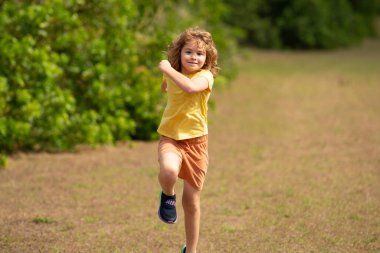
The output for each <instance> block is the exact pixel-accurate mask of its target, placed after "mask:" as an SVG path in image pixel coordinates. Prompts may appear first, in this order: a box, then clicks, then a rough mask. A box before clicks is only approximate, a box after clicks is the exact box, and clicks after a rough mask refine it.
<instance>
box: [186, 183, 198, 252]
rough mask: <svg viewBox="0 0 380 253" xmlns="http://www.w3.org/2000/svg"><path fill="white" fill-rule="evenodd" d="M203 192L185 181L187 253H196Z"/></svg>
mask: <svg viewBox="0 0 380 253" xmlns="http://www.w3.org/2000/svg"><path fill="white" fill-rule="evenodd" d="M200 202H201V191H199V190H196V189H195V188H194V187H192V186H191V185H190V184H189V183H187V182H186V181H184V188H183V196H182V206H183V210H184V213H185V230H186V253H196V250H197V244H198V239H199V227H200V219H201V209H200Z"/></svg>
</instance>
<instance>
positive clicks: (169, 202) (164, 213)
mask: <svg viewBox="0 0 380 253" xmlns="http://www.w3.org/2000/svg"><path fill="white" fill-rule="evenodd" d="M175 204H176V195H175V194H174V195H173V196H167V195H165V193H163V192H161V194H160V207H159V208H158V217H160V219H161V220H162V221H163V222H165V223H168V224H174V223H176V222H177V210H176V208H175Z"/></svg>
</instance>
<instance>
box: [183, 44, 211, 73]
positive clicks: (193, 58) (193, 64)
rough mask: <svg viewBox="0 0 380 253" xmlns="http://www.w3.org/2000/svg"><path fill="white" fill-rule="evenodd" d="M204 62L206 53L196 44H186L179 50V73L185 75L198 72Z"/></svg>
mask: <svg viewBox="0 0 380 253" xmlns="http://www.w3.org/2000/svg"><path fill="white" fill-rule="evenodd" d="M205 61H206V51H205V49H204V48H202V47H200V46H199V44H198V43H196V42H194V41H193V42H190V43H189V42H188V43H186V44H185V46H184V47H183V48H182V50H181V72H182V73H183V74H185V75H189V74H193V73H195V72H197V71H199V70H200V69H201V68H202V67H203V65H204V64H205Z"/></svg>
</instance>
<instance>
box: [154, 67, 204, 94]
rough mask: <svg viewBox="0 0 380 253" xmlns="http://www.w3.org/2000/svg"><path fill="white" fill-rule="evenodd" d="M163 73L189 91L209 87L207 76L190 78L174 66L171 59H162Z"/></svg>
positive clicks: (197, 90)
mask: <svg viewBox="0 0 380 253" xmlns="http://www.w3.org/2000/svg"><path fill="white" fill-rule="evenodd" d="M158 68H159V69H160V70H161V72H162V73H164V74H166V75H167V76H168V77H169V78H170V79H172V80H173V82H174V83H175V84H176V85H177V86H178V87H180V88H181V89H182V90H183V91H185V92H187V93H196V92H200V91H203V90H205V89H207V88H208V87H209V84H208V80H207V78H205V77H197V78H194V79H190V78H188V77H186V76H184V75H182V74H181V73H180V72H178V71H177V70H175V69H174V68H172V66H171V65H170V63H169V61H167V60H162V61H161V62H160V64H159V65H158Z"/></svg>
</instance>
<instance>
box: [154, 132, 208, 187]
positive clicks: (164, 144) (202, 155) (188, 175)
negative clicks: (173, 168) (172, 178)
mask: <svg viewBox="0 0 380 253" xmlns="http://www.w3.org/2000/svg"><path fill="white" fill-rule="evenodd" d="M167 152H173V153H176V154H177V155H178V156H179V157H180V159H181V168H180V171H179V174H178V177H179V178H182V179H183V180H185V181H187V182H188V183H189V184H190V185H191V186H193V187H194V188H195V189H197V190H202V188H203V183H204V181H205V178H206V173H207V167H208V136H207V135H204V136H201V137H196V138H191V139H186V140H174V139H171V138H169V137H166V136H161V137H160V141H159V144H158V159H159V160H160V158H161V156H162V155H163V154H165V153H167Z"/></svg>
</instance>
